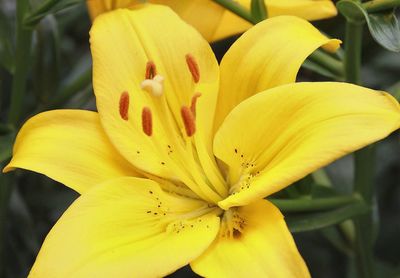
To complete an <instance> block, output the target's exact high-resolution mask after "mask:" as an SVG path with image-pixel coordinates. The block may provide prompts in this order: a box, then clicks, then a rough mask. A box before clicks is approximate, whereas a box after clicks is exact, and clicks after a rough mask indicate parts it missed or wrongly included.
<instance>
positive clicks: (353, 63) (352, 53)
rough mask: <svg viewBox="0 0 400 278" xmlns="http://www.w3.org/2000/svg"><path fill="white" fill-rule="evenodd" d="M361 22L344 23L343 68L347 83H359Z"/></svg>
mask: <svg viewBox="0 0 400 278" xmlns="http://www.w3.org/2000/svg"><path fill="white" fill-rule="evenodd" d="M363 25H364V23H363V22H356V21H349V20H348V21H347V22H346V39H345V53H346V55H345V59H344V67H345V74H346V81H347V82H349V83H354V84H360V83H361V75H360V69H361V44H362V30H363Z"/></svg>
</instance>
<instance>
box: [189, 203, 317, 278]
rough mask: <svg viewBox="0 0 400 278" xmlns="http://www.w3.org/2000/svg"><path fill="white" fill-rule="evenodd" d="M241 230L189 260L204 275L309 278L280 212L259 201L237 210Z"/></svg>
mask: <svg viewBox="0 0 400 278" xmlns="http://www.w3.org/2000/svg"><path fill="white" fill-rule="evenodd" d="M237 216H238V218H239V217H240V219H241V221H243V223H242V225H243V229H242V231H241V232H238V231H237V232H236V233H235V236H234V237H227V236H225V237H222V236H221V234H220V236H219V237H218V239H217V240H215V241H214V243H213V244H212V245H211V246H210V248H208V249H207V251H206V252H205V253H204V254H203V255H202V256H200V257H199V258H198V259H196V260H195V261H194V262H192V263H191V267H192V269H193V270H194V271H195V272H196V273H197V274H199V275H201V276H203V277H221V278H222V277H244V278H245V277H277V278H279V277H282V278H290V277H293V278H295V277H296V278H300V277H310V274H309V272H308V270H307V266H306V265H305V263H304V261H303V259H302V257H301V256H300V254H299V252H298V250H297V248H296V245H295V243H294V241H293V238H292V235H291V234H290V232H289V230H288V228H287V226H286V223H285V221H284V220H283V216H282V214H281V213H280V212H279V210H278V209H277V208H276V207H275V206H274V205H272V204H271V203H270V202H268V201H265V200H261V201H257V202H255V203H253V204H251V205H248V206H245V207H240V208H238V209H237Z"/></svg>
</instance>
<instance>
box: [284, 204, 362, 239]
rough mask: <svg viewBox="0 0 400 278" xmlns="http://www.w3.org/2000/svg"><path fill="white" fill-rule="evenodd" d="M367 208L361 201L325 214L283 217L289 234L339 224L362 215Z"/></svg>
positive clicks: (301, 214) (302, 214)
mask: <svg viewBox="0 0 400 278" xmlns="http://www.w3.org/2000/svg"><path fill="white" fill-rule="evenodd" d="M368 209H369V208H368V207H367V206H366V205H365V204H364V202H362V201H358V202H356V203H354V204H352V205H348V206H345V207H341V208H338V209H335V210H331V211H327V212H316V213H300V214H289V215H285V220H286V223H287V225H288V226H289V229H290V231H291V232H293V233H296V232H305V231H312V230H318V229H322V228H325V227H329V226H332V225H335V224H339V223H341V222H343V221H345V220H347V219H350V218H353V217H355V216H358V215H361V214H364V213H365V212H367V211H368Z"/></svg>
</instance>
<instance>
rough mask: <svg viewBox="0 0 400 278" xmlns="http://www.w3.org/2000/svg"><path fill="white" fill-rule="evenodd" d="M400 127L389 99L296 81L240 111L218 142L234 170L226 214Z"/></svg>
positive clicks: (352, 88)
mask: <svg viewBox="0 0 400 278" xmlns="http://www.w3.org/2000/svg"><path fill="white" fill-rule="evenodd" d="M399 126H400V108H399V104H398V102H397V101H396V100H395V99H394V98H393V97H392V96H390V95H389V94H386V93H382V92H377V91H373V90H370V89H367V88H363V87H359V86H355V85H351V84H346V83H335V82H326V83H324V82H320V83H319V82H315V83H295V84H288V85H283V86H280V87H276V88H273V89H270V90H267V91H265V92H262V93H259V94H257V95H255V96H253V97H251V98H249V99H247V100H246V101H244V102H242V103H241V104H240V105H238V106H237V107H236V108H235V109H234V110H233V111H232V112H231V113H230V114H229V115H228V117H227V118H226V119H225V121H224V123H223V124H222V126H221V128H220V129H219V130H218V132H217V134H216V136H215V139H214V153H215V155H216V156H217V157H218V158H219V159H221V160H222V161H223V162H224V163H226V164H227V166H228V167H229V180H230V184H231V185H232V187H231V189H230V191H231V192H235V194H234V195H231V196H229V197H228V198H227V199H225V200H223V201H221V202H220V203H219V206H221V207H222V208H224V209H227V208H229V207H232V206H241V205H245V204H248V203H250V202H252V201H254V200H257V199H261V198H263V197H265V196H268V195H269V194H272V193H274V192H276V191H278V190H281V189H282V188H284V187H286V186H288V185H290V184H291V183H293V182H294V181H296V180H299V179H300V178H302V177H304V176H306V175H307V174H309V173H311V172H313V171H315V170H316V169H318V168H321V167H323V166H325V165H327V164H329V163H331V162H332V161H334V160H335V159H338V158H339V157H342V156H344V155H346V154H348V153H350V152H353V151H355V150H357V149H360V148H362V147H364V146H366V145H368V144H371V143H373V142H375V141H378V140H380V139H382V138H384V137H386V136H388V135H389V134H390V133H391V132H393V131H394V130H396V129H398V128H399Z"/></svg>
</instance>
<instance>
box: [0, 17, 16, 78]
mask: <svg viewBox="0 0 400 278" xmlns="http://www.w3.org/2000/svg"><path fill="white" fill-rule="evenodd" d="M10 30H11V26H10V24H9V20H8V18H7V17H6V15H5V14H4V13H3V12H2V10H0V66H2V67H3V68H5V69H6V70H7V71H8V72H9V73H11V74H12V73H13V72H14V49H13V44H12V36H11V31H10Z"/></svg>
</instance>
